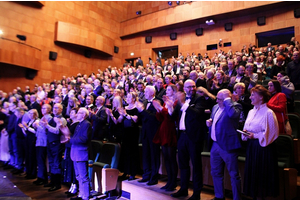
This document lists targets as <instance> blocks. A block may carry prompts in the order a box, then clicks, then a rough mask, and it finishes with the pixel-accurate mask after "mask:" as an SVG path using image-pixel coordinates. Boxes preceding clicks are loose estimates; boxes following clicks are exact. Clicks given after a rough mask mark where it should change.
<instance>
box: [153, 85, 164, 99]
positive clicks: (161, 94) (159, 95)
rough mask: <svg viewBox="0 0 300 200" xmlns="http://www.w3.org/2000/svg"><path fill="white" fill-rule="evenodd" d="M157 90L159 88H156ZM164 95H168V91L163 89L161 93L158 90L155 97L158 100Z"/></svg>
mask: <svg viewBox="0 0 300 200" xmlns="http://www.w3.org/2000/svg"><path fill="white" fill-rule="evenodd" d="M155 89H157V88H156V87H155ZM164 95H166V89H164V88H161V89H160V91H157V90H156V95H155V96H156V97H157V98H160V99H162V98H163V96H164Z"/></svg>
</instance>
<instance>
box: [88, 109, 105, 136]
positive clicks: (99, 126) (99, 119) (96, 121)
mask: <svg viewBox="0 0 300 200" xmlns="http://www.w3.org/2000/svg"><path fill="white" fill-rule="evenodd" d="M105 108H106V107H105V106H102V107H101V108H100V110H98V111H97V113H95V115H93V116H92V117H91V120H92V122H93V133H92V139H93V140H98V139H100V140H101V139H103V137H104V136H105V131H106V122H107V114H106V112H105ZM96 109H97V108H96Z"/></svg>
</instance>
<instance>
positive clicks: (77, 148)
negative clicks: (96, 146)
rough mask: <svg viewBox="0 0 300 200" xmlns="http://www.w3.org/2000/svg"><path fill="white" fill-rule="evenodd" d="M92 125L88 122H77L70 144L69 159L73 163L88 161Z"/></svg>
mask: <svg viewBox="0 0 300 200" xmlns="http://www.w3.org/2000/svg"><path fill="white" fill-rule="evenodd" d="M91 135H92V125H91V123H90V122H89V121H88V120H86V119H85V120H83V121H82V122H79V123H78V124H77V126H76V129H75V132H74V135H73V137H72V138H71V140H70V142H71V144H72V146H71V159H72V160H73V161H88V152H89V143H90V141H91Z"/></svg>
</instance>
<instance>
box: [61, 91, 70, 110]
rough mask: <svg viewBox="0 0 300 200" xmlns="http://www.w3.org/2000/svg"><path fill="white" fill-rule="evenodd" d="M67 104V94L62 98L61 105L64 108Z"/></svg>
mask: <svg viewBox="0 0 300 200" xmlns="http://www.w3.org/2000/svg"><path fill="white" fill-rule="evenodd" d="M68 103H69V96H68V94H67V95H66V96H65V97H64V98H63V100H62V102H61V104H63V105H64V106H65V107H67V106H68Z"/></svg>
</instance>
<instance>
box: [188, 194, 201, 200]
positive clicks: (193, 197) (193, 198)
mask: <svg viewBox="0 0 300 200" xmlns="http://www.w3.org/2000/svg"><path fill="white" fill-rule="evenodd" d="M188 200H200V194H198V195H195V194H193V195H192V196H191V197H190V198H188Z"/></svg>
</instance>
